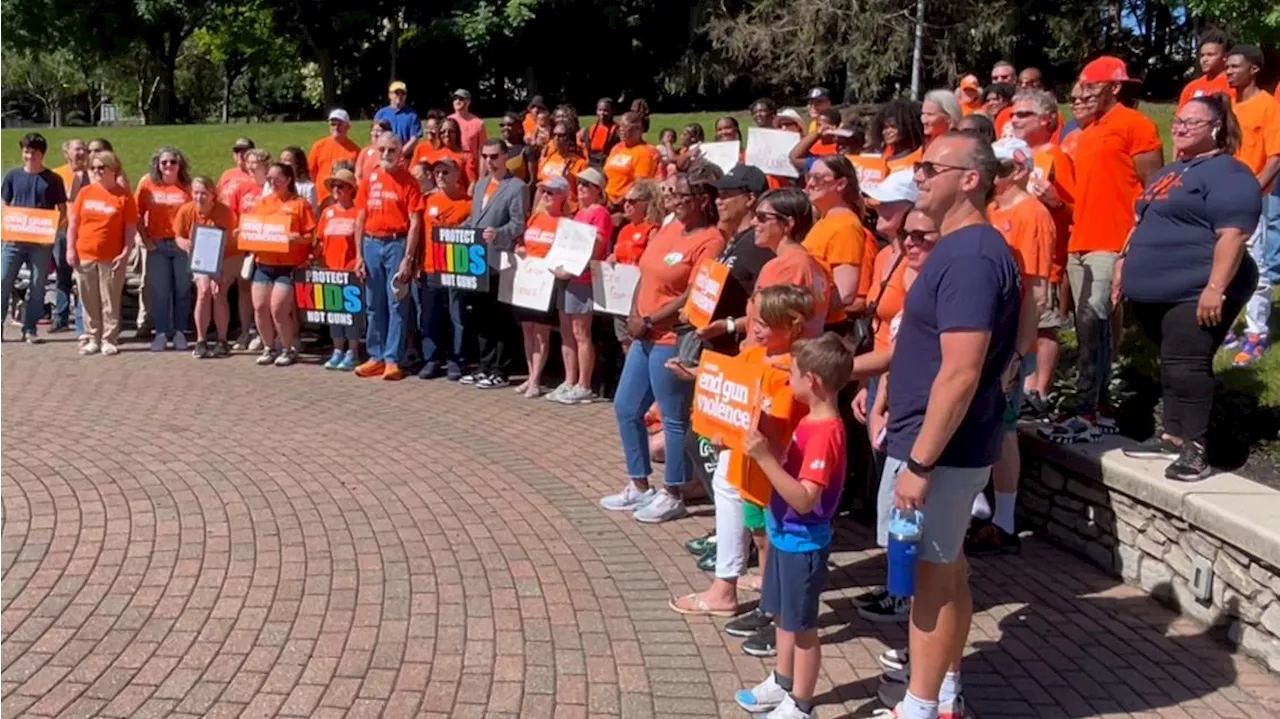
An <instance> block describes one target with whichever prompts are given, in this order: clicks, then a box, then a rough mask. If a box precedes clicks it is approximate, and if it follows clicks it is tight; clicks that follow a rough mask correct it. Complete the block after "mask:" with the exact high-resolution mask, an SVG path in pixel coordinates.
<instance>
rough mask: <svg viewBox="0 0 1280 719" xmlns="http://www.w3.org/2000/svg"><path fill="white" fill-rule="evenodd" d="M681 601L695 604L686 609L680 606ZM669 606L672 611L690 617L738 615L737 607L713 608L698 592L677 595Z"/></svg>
mask: <svg viewBox="0 0 1280 719" xmlns="http://www.w3.org/2000/svg"><path fill="white" fill-rule="evenodd" d="M681 602H687V603H690V604H692V605H693V609H686V608H685V607H682V606H680V603H681ZM667 606H668V607H671V611H673V612H675V613H676V614H683V615H685V616H689V617H721V618H724V619H729V618H732V617H736V616H738V610H737V608H734V609H712V608H711V607H709V606H707V602H706V600H705V599H703V598H702V597H700V596H698V594H697V593H694V594H686V595H684V596H683V597H676V598H675V599H672V600H671V601H669V602H667Z"/></svg>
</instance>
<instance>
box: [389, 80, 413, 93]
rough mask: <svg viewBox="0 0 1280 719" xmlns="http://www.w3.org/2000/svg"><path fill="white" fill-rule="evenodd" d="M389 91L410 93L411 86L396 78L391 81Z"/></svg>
mask: <svg viewBox="0 0 1280 719" xmlns="http://www.w3.org/2000/svg"><path fill="white" fill-rule="evenodd" d="M387 92H403V93H408V92H409V86H408V85H405V84H404V83H403V82H400V81H399V80H396V81H395V82H393V83H391V86H390V87H388V88H387Z"/></svg>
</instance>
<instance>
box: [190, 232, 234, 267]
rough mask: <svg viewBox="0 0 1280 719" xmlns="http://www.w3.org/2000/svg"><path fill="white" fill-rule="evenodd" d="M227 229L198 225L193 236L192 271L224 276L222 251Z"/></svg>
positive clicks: (225, 241)
mask: <svg viewBox="0 0 1280 719" xmlns="http://www.w3.org/2000/svg"><path fill="white" fill-rule="evenodd" d="M226 244H227V231H226V230H224V229H222V228H220V227H206V226H204V225H196V227H195V235H194V236H193V237H192V238H191V271H192V272H194V273H195V274H197V275H209V276H210V277H221V276H222V251H223V249H224V248H225V246H226Z"/></svg>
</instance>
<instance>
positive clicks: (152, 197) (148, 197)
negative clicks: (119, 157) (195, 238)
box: [134, 175, 191, 240]
mask: <svg viewBox="0 0 1280 719" xmlns="http://www.w3.org/2000/svg"><path fill="white" fill-rule="evenodd" d="M190 201H191V186H190V185H158V184H156V183H154V182H152V181H151V175H144V176H143V177H142V180H141V181H139V182H138V193H137V195H136V196H135V197H134V202H136V203H137V204H138V216H139V217H141V218H142V221H143V224H144V226H145V227H146V231H147V239H148V240H159V239H164V238H167V237H169V236H170V235H171V234H173V218H174V216H175V215H177V214H178V208H179V207H182V206H183V205H185V204H187V203H188V202H190Z"/></svg>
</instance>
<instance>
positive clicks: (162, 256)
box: [145, 240, 191, 337]
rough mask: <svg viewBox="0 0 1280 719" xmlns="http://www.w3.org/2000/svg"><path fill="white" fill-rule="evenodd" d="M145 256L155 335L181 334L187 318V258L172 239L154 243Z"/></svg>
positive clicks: (189, 311) (188, 297)
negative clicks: (153, 246) (153, 247)
mask: <svg viewBox="0 0 1280 719" xmlns="http://www.w3.org/2000/svg"><path fill="white" fill-rule="evenodd" d="M149 255H150V256H149V257H148V258H147V262H146V265H145V267H146V273H147V294H148V295H149V297H148V299H150V300H151V307H150V310H151V319H152V322H153V324H154V325H155V328H156V335H163V336H165V337H173V336H174V335H178V334H182V333H184V332H186V331H187V324H188V323H189V322H190V319H191V258H190V257H189V256H188V255H187V253H185V252H183V251H182V249H181V248H180V247H178V243H177V242H176V241H175V240H156V243H155V249H153V250H149Z"/></svg>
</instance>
